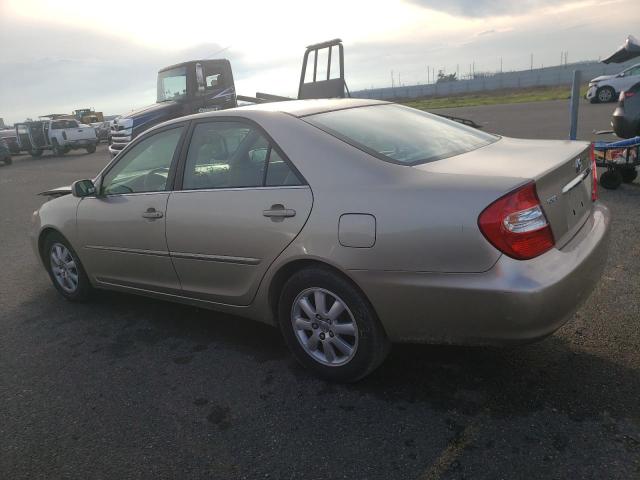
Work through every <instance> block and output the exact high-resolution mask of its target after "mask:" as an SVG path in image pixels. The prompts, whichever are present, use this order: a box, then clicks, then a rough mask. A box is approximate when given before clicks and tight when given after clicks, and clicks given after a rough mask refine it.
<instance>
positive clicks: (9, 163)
mask: <svg viewBox="0 0 640 480" xmlns="http://www.w3.org/2000/svg"><path fill="white" fill-rule="evenodd" d="M2 162H3V163H4V164H5V165H11V164H12V163H13V160H12V159H11V157H4V160H2Z"/></svg>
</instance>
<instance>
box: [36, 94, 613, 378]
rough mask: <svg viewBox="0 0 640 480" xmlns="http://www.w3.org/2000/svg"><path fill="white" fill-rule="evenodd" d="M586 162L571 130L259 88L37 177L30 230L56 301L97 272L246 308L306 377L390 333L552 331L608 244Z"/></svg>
mask: <svg viewBox="0 0 640 480" xmlns="http://www.w3.org/2000/svg"><path fill="white" fill-rule="evenodd" d="M595 173H596V171H595V168H594V164H593V160H592V156H591V155H590V149H589V145H588V144H587V143H583V142H571V141H540V140H518V139H512V138H504V137H498V136H495V135H491V134H488V133H484V132H481V131H479V130H475V129H472V128H469V127H466V126H464V125H461V124H458V123H455V122H452V121H450V120H446V119H444V118H441V117H438V116H435V115H431V114H428V113H425V112H422V111H418V110H414V109H411V108H407V107H404V106H400V105H395V104H390V103H385V102H378V101H368V100H367V101H364V100H307V101H292V102H280V103H273V104H263V105H259V106H251V107H242V108H238V109H233V110H225V111H220V112H211V113H204V114H199V115H193V116H188V117H183V118H179V119H176V120H172V121H170V122H167V123H164V124H162V125H159V126H157V127H155V128H153V129H152V130H149V131H147V132H145V133H144V134H143V135H141V136H140V137H138V138H137V139H136V140H135V141H133V142H132V143H131V144H130V145H128V146H127V147H126V149H124V150H123V151H122V152H121V153H120V154H119V155H118V156H117V157H116V158H115V159H114V160H113V161H112V162H111V163H110V164H109V165H108V166H107V167H106V168H105V169H104V170H102V172H100V173H99V174H98V175H97V177H96V178H95V179H93V180H80V181H77V182H75V183H74V184H73V185H72V187H71V188H69V187H67V188H62V189H58V190H55V191H52V192H49V193H50V194H51V195H53V196H54V197H56V198H54V199H53V200H51V201H48V202H46V203H44V204H43V205H42V206H41V207H40V209H39V210H38V211H36V212H35V213H34V217H33V244H34V248H35V251H36V253H37V255H38V257H39V258H40V259H41V260H42V263H43V265H44V266H45V268H46V269H47V271H48V272H49V275H50V277H51V280H52V281H53V285H54V286H55V287H56V288H57V289H58V290H59V292H60V293H61V294H62V295H63V296H64V297H66V298H67V299H69V300H78V301H79V300H85V299H86V298H87V297H88V295H89V294H90V292H91V290H92V289H94V288H106V289H111V290H119V291H122V292H129V293H137V294H143V295H149V296H153V297H157V298H159V299H164V300H171V301H178V302H184V303H188V304H192V305H198V306H201V307H206V308H211V309H215V310H220V311H225V312H229V313H233V314H238V315H241V316H245V317H249V318H252V319H254V320H258V321H261V322H266V323H270V324H273V325H276V326H278V327H279V328H280V330H281V331H282V334H283V336H284V338H285V339H286V341H287V344H288V345H289V347H290V348H291V350H292V352H293V353H294V355H295V356H296V358H297V359H298V360H299V361H300V362H301V363H302V364H303V365H305V366H306V367H307V368H309V369H310V370H312V371H313V372H315V373H316V374H318V375H320V376H322V377H324V378H327V379H331V380H335V381H354V380H357V379H359V378H362V377H363V376H365V375H367V374H368V373H370V372H371V371H372V370H373V369H375V368H376V367H377V366H378V365H379V364H380V363H381V362H382V360H383V359H384V358H385V355H386V354H387V352H388V350H389V345H390V342H428V343H454V344H512V343H523V342H528V341H531V340H535V339H539V338H542V337H545V336H546V335H549V334H551V333H552V332H554V331H555V330H556V329H558V328H559V327H560V326H561V325H562V324H563V323H564V322H565V321H566V320H567V318H568V317H569V316H570V315H571V314H572V312H573V311H574V310H575V309H576V308H577V307H578V306H579V305H580V303H581V302H582V301H583V300H584V299H585V298H586V297H587V296H588V295H589V293H590V292H591V290H592V288H593V287H594V285H595V284H596V282H597V281H598V279H599V277H600V275H601V272H602V269H603V266H604V263H605V259H606V254H607V243H608V242H607V239H608V232H609V212H608V210H607V209H606V207H604V206H603V205H602V204H600V203H599V202H598V201H597V191H596V185H597V184H596V179H595ZM69 193H71V194H69Z"/></svg>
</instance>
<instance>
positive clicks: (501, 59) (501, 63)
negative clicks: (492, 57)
mask: <svg viewBox="0 0 640 480" xmlns="http://www.w3.org/2000/svg"><path fill="white" fill-rule="evenodd" d="M500 73H502V57H500Z"/></svg>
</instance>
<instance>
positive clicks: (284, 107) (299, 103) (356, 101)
mask: <svg viewBox="0 0 640 480" xmlns="http://www.w3.org/2000/svg"><path fill="white" fill-rule="evenodd" d="M384 103H389V102H383V101H380V100H369V99H362V98H323V99H317V100H290V101H283V102H269V103H260V104H255V105H244V106H242V107H238V108H237V109H233V110H240V109H242V110H244V111H246V110H257V111H267V112H282V113H288V114H289V115H293V116H294V117H304V116H306V115H314V114H316V113H324V112H331V111H333V110H344V109H347V108H354V107H365V106H367V105H378V104H384Z"/></svg>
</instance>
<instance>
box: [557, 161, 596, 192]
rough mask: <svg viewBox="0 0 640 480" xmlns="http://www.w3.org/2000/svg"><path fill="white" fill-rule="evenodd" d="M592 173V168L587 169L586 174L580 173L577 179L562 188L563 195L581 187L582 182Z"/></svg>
mask: <svg viewBox="0 0 640 480" xmlns="http://www.w3.org/2000/svg"><path fill="white" fill-rule="evenodd" d="M589 173H591V167H589V168H587V169H586V170H585V171H584V172H582V173H580V174H579V175H578V176H577V177H576V178H574V179H573V180H571V181H570V182H569V183H567V184H566V185H565V186H564V187H562V193H563V194H565V193H567V192H569V191H570V190H571V189H573V188H574V187H576V186H577V185H580V183H582V181H583V180H584V179H585V178H587V176H588V175H589Z"/></svg>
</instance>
